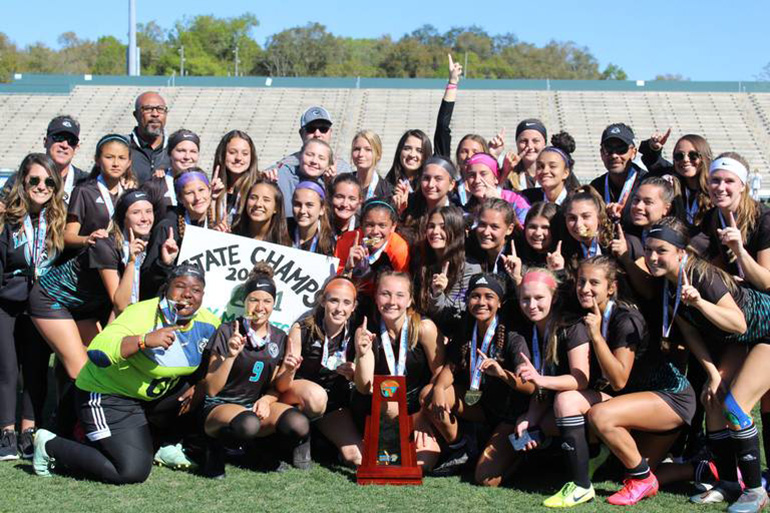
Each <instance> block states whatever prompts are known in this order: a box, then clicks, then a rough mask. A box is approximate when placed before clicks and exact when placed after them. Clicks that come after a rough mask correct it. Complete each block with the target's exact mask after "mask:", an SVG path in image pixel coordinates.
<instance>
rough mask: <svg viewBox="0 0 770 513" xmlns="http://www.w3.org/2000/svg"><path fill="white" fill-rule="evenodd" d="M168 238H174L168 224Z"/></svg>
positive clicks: (172, 230)
mask: <svg viewBox="0 0 770 513" xmlns="http://www.w3.org/2000/svg"><path fill="white" fill-rule="evenodd" d="M168 238H169V240H172V239H173V238H174V229H173V228H171V227H170V226H169V227H168Z"/></svg>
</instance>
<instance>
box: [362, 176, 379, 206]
mask: <svg viewBox="0 0 770 513" xmlns="http://www.w3.org/2000/svg"><path fill="white" fill-rule="evenodd" d="M378 183H380V174H379V173H378V172H377V170H376V169H375V170H374V171H372V179H371V181H370V182H369V188H368V189H366V198H365V199H364V201H366V200H368V199H370V198H373V197H374V189H376V188H377V184H378Z"/></svg>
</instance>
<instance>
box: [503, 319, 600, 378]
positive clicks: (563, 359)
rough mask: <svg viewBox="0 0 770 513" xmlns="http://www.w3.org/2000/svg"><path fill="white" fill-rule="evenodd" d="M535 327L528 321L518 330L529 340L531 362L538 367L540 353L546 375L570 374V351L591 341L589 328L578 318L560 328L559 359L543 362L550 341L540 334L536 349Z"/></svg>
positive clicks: (557, 337) (557, 335)
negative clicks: (536, 357) (536, 359)
mask: <svg viewBox="0 0 770 513" xmlns="http://www.w3.org/2000/svg"><path fill="white" fill-rule="evenodd" d="M533 328H534V325H533V324H532V323H531V322H526V323H524V324H523V325H522V327H521V328H519V329H518V330H517V332H518V333H519V334H520V335H521V336H522V337H523V338H524V340H525V341H526V342H527V347H528V348H529V352H530V354H532V358H530V362H532V365H535V367H537V362H536V361H535V354H539V355H540V359H541V360H540V363H541V367H542V370H543V371H542V373H543V375H545V376H561V375H564V374H569V373H570V367H569V358H568V353H569V352H570V351H571V350H572V349H575V348H576V347H579V346H582V345H583V344H590V343H591V336H590V335H589V334H588V329H587V328H586V326H585V324H583V321H582V320H576V321H575V322H573V323H571V324H568V325H566V326H562V327H560V328H558V331H557V332H556V357H557V360H558V361H556V362H552V363H543V362H545V358H546V347H547V345H548V341H547V340H545V337H539V336H538V349H537V350H535V349H534V344H533V336H532V335H533V331H532V330H533ZM538 372H540V369H538ZM589 379H590V376H589Z"/></svg>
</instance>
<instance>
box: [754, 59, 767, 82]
mask: <svg viewBox="0 0 770 513" xmlns="http://www.w3.org/2000/svg"><path fill="white" fill-rule="evenodd" d="M756 79H757V80H759V81H762V82H767V81H768V80H770V62H768V63H767V64H765V67H764V68H762V71H760V72H759V75H757V76H756Z"/></svg>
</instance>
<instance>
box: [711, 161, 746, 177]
mask: <svg viewBox="0 0 770 513" xmlns="http://www.w3.org/2000/svg"><path fill="white" fill-rule="evenodd" d="M720 169H721V170H723V171H729V172H731V173H732V174H734V175H735V176H737V177H738V178H740V180H741V182H743V183H746V181H747V180H748V178H749V172H748V170H747V169H746V166H744V165H743V164H741V163H740V162H738V161H737V160H735V159H731V158H730V157H721V158H718V159H716V160H715V161H714V162H712V163H711V166H710V167H709V174H712V173H714V172H716V171H718V170H720Z"/></svg>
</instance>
